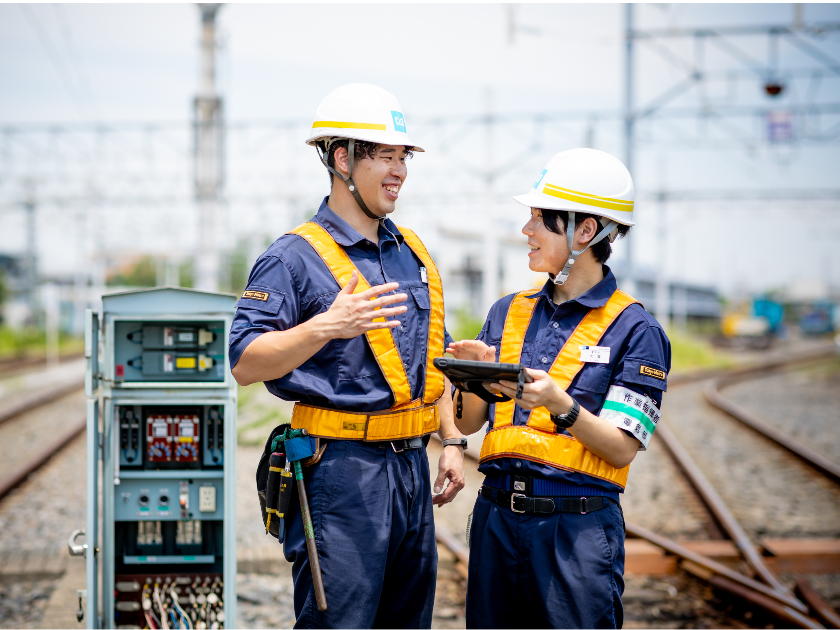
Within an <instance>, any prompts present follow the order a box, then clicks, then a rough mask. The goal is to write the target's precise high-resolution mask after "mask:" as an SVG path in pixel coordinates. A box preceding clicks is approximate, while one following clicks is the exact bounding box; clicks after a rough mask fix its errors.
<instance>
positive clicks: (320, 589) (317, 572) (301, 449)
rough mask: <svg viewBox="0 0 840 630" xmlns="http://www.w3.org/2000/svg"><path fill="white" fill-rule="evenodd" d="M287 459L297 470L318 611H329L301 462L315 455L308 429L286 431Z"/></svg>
mask: <svg viewBox="0 0 840 630" xmlns="http://www.w3.org/2000/svg"><path fill="white" fill-rule="evenodd" d="M284 442H285V447H286V458H287V459H289V460H290V461H291V462H292V465H293V466H294V469H295V480H296V481H297V489H298V496H299V497H300V515H301V517H302V518H303V533H304V535H305V536H306V551H307V552H308V554H309V567H310V568H311V569H312V584H313V586H314V587H315V602H316V603H317V604H318V610H321V611H324V610H326V609H327V594H326V593H325V592H324V579H323V577H322V576H321V563H320V562H319V560H318V546H317V544H316V543H315V529H314V528H313V527H312V515H311V514H310V513H309V500H308V499H307V496H306V486H305V485H304V483H303V466H302V465H301V463H300V462H301V460H302V459H305V458H306V457H311V456H312V455H314V453H315V452H314V449H313V448H312V445H311V442H310V439H309V433H308V432H307V431H306V429H286V433H285V436H284Z"/></svg>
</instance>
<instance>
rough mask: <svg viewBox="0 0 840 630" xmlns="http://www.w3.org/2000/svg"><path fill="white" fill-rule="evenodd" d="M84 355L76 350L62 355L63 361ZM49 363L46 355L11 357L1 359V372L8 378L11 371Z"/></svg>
mask: <svg viewBox="0 0 840 630" xmlns="http://www.w3.org/2000/svg"><path fill="white" fill-rule="evenodd" d="M83 356H84V353H83V352H74V353H73V354H65V355H62V356H61V360H62V361H69V360H72V359H80V358H81V357H83ZM46 363H47V359H46V357H26V356H24V357H11V358H8V359H0V374H2V375H4V377H6V378H8V377H7V376H5V375H7V374H8V373H9V372H14V371H16V370H19V369H25V368H28V367H36V366H42V365H45V364H46Z"/></svg>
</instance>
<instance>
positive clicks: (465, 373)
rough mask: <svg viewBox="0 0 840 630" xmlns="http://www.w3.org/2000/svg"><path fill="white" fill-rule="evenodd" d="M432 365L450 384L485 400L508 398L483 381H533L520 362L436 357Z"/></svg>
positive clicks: (499, 400) (492, 400)
mask: <svg viewBox="0 0 840 630" xmlns="http://www.w3.org/2000/svg"><path fill="white" fill-rule="evenodd" d="M433 363H434V366H435V367H436V368H437V369H439V370H440V371H441V372H443V373H444V374H446V376H447V377H448V378H449V380H450V381H452V384H453V385H455V387H457V388H458V389H460V390H463V391H466V392H470V393H473V394H475V395H477V396H479V397H480V398H482V399H484V400H486V401H487V402H491V403H493V402H504V401H506V400H510V398H508V397H507V396H505V395H504V394H494V393H493V392H491V391H489V390H488V389H486V388H485V387H484V385H483V383H498V382H499V381H515V382H517V383H519V384H520V386H521V385H522V384H524V383H533V382H534V379H533V378H531V376H530V375H529V374H528V373H527V372H526V371H525V366H523V365H522V364H520V363H488V362H486V361H464V360H462V359H445V358H442V357H441V358H437V359H435V360H434V361H433Z"/></svg>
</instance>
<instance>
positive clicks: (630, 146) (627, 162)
mask: <svg viewBox="0 0 840 630" xmlns="http://www.w3.org/2000/svg"><path fill="white" fill-rule="evenodd" d="M624 12H625V13H624V15H625V22H626V23H625V43H624V45H625V53H624V166H626V167H627V170H628V171H630V176H631V177H635V175H636V173H634V172H633V158H634V155H633V153H634V148H635V147H634V137H633V136H634V132H635V123H636V119H635V113H634V112H633V4H632V3H627V4H626V5H625V6H624ZM628 237H629V238H627V239H626V240H627V243H626V244H625V247H626V248H627V249H626V253H625V257H624V262H625V265H626V269H625V274H626V280H625V289H626V290H627V292H628V293H630V294H631V295H632V294H633V293H635V291H636V276H635V271H634V269H633V238H632V237H630V236H629V235H628Z"/></svg>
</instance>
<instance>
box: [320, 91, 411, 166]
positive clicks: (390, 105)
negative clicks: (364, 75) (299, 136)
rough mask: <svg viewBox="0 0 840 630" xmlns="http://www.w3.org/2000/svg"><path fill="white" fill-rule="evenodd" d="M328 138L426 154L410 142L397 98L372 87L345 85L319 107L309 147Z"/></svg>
mask: <svg viewBox="0 0 840 630" xmlns="http://www.w3.org/2000/svg"><path fill="white" fill-rule="evenodd" d="M329 138H353V139H355V140H365V141H367V142H376V143H377V144H393V145H398V146H399V145H401V146H406V147H412V148H413V150H414V151H422V150H423V149H421V148H420V147H418V146H417V145H415V144H414V143H412V142H411V140H410V139H409V137H408V130H407V128H406V125H405V116H403V113H402V107H400V104H399V102H398V101H397V99H396V97H394V95H393V94H391V93H390V92H388V91H387V90H383V89H382V88H380V87H377V86H375V85H371V84H369V83H350V84H348V85H342V86H341V87H339V88H336V89H334V90H333V91H332V92H330V93H329V94H327V96H326V98H325V99H324V100H323V101H321V104H320V105H318V111H316V112H315V120H313V121H312V130H311V131H310V133H309V139H308V140H307V141H306V144H308V145H309V146H315V143H316V142H317V141H318V140H328V139H329Z"/></svg>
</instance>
